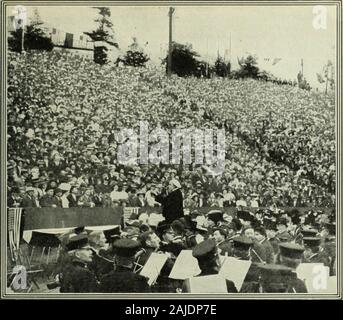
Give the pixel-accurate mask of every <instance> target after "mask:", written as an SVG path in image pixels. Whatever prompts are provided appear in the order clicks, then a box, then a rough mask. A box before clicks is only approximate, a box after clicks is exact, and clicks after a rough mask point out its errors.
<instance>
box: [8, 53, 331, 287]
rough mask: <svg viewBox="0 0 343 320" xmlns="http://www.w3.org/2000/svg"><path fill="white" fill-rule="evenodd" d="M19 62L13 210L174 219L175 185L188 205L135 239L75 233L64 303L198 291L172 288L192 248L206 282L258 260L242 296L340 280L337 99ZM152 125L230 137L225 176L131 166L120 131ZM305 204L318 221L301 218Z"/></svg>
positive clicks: (20, 58)
mask: <svg viewBox="0 0 343 320" xmlns="http://www.w3.org/2000/svg"><path fill="white" fill-rule="evenodd" d="M8 59H9V60H8V62H9V63H8V79H9V83H8V119H7V124H8V201H7V202H8V207H24V208H27V207H55V208H70V207H114V206H127V207H142V208H143V209H144V208H146V207H152V208H154V207H160V206H162V207H164V209H165V206H166V205H165V203H164V202H163V200H161V194H162V195H163V194H165V190H166V188H168V186H170V185H171V186H172V188H175V189H177V190H178V191H177V192H179V196H178V198H179V199H182V201H183V203H182V204H181V209H180V210H181V211H180V212H181V214H180V216H178V217H177V218H175V219H171V220H170V221H169V220H168V219H166V220H165V221H160V220H162V219H157V220H158V221H157V223H153V222H152V220H153V219H151V216H150V217H149V216H148V215H147V214H145V213H144V210H143V213H142V214H141V215H139V216H136V217H131V219H129V220H128V221H125V223H124V224H123V225H122V226H121V227H122V228H114V229H111V230H106V231H104V232H102V231H93V232H91V233H89V232H86V231H85V230H84V229H83V228H77V229H75V230H72V231H71V232H68V233H66V234H63V235H61V236H60V238H59V241H60V244H61V246H62V252H61V255H60V257H59V261H58V263H57V266H56V270H55V275H56V282H55V285H57V286H60V287H61V289H60V290H61V292H187V290H189V289H190V288H189V286H187V283H184V282H183V281H180V280H178V279H170V278H169V277H168V276H169V274H170V272H171V270H172V268H173V265H174V264H175V261H176V259H177V257H178V255H179V254H180V252H181V251H182V250H192V254H193V257H195V258H196V259H197V262H198V265H199V268H200V271H201V273H200V276H206V275H210V274H216V273H218V270H219V269H220V267H221V263H222V262H221V260H220V259H219V257H223V256H224V257H235V258H236V259H240V260H250V261H252V266H251V268H250V269H249V271H248V274H247V276H246V277H245V280H244V283H243V286H242V287H241V288H239V289H237V287H236V285H235V283H232V282H230V281H227V290H228V292H306V290H307V289H306V287H305V285H304V284H303V283H302V282H301V281H300V280H299V279H297V278H296V277H295V276H294V270H295V269H296V267H297V266H298V265H299V264H300V263H302V262H320V263H323V265H325V266H327V267H328V268H329V270H330V275H335V274H336V270H335V259H336V258H335V257H336V250H335V229H336V228H335V211H334V207H335V135H334V132H335V130H334V124H335V121H334V116H335V114H334V99H333V97H331V96H323V95H321V94H318V93H313V92H308V91H305V90H301V89H299V88H296V87H293V86H287V85H284V86H278V85H276V84H274V83H270V82H262V81H254V80H223V79H220V78H213V79H196V78H192V77H190V78H178V77H171V78H170V79H167V78H166V77H165V75H164V74H162V73H161V72H159V71H157V70H155V69H153V68H143V69H141V68H128V67H120V66H110V65H107V66H102V67H99V66H98V65H95V64H94V63H93V62H92V61H90V60H88V59H85V58H82V57H78V56H75V55H71V54H68V53H62V52H50V53H44V52H39V53H38V52H36V53H24V54H15V53H9V55H8ZM140 121H146V122H147V123H148V124H149V127H150V129H155V128H163V129H164V130H166V131H167V132H168V133H169V134H171V133H172V130H173V129H174V128H191V129H196V128H199V129H204V128H206V129H225V138H226V141H225V169H224V172H223V173H222V174H220V175H211V171H210V169H209V167H207V166H205V165H192V164H191V165H189V164H183V163H182V162H181V164H179V165H170V164H162V163H161V162H160V163H158V164H152V163H149V164H144V165H133V164H132V163H127V164H125V165H124V164H121V163H119V162H118V161H117V160H118V158H117V152H118V146H119V144H120V143H122V141H121V140H120V137H119V135H118V130H119V129H120V128H129V129H134V130H136V131H137V133H138V130H139V125H140ZM138 163H139V159H138ZM182 207H184V208H190V210H189V214H188V215H184V216H183V212H182ZM202 207H203V208H209V207H212V209H213V208H216V209H215V210H210V208H209V209H208V210H207V211H201V210H200V208H202ZM224 207H235V208H237V210H235V212H234V214H225V213H224V212H225V210H224V209H222V210H220V208H224ZM300 207H303V208H307V209H308V210H307V211H306V212H305V214H301V213H300V212H299V211H298V210H296V209H292V208H300ZM279 208H284V210H283V209H282V210H279ZM285 208H287V209H285ZM250 209H251V210H250ZM276 209H277V210H276ZM245 210H249V211H250V212H249V211H245ZM252 212H254V213H252ZM157 216H161V215H157ZM155 220H156V219H155ZM155 222H156V221H155ZM152 253H165V254H167V256H168V260H167V262H166V263H165V265H164V267H163V268H162V270H161V271H160V273H159V276H158V278H157V279H155V281H154V282H153V283H152V284H151V283H150V285H148V284H147V282H146V279H145V278H144V277H142V276H141V275H139V271H140V270H141V269H142V268H143V266H144V265H145V263H146V262H147V261H148V259H149V257H150V256H151V254H152ZM281 274H282V275H283V276H282V277H280V275H281ZM265 275H268V276H267V277H266V276H265ZM271 275H275V277H272V276H271ZM271 279H272V280H273V281H272V280H271ZM285 279H286V280H287V281H286V280H285ZM274 280H275V281H274ZM262 288H263V289H262Z"/></svg>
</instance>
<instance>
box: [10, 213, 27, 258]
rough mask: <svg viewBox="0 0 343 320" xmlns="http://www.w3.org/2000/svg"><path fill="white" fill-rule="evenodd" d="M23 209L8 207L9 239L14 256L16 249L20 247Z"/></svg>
mask: <svg viewBox="0 0 343 320" xmlns="http://www.w3.org/2000/svg"><path fill="white" fill-rule="evenodd" d="M22 211H23V209H22V208H9V209H8V220H7V225H8V239H9V247H10V250H11V253H12V257H14V255H15V251H17V250H18V249H19V243H20V224H21V216H22Z"/></svg>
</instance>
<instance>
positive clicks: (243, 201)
mask: <svg viewBox="0 0 343 320" xmlns="http://www.w3.org/2000/svg"><path fill="white" fill-rule="evenodd" d="M236 206H237V207H246V206H247V203H246V201H245V200H238V201H237V202H236Z"/></svg>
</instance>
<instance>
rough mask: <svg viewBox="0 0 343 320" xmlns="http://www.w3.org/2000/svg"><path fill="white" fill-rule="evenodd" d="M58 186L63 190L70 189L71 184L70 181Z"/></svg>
mask: <svg viewBox="0 0 343 320" xmlns="http://www.w3.org/2000/svg"><path fill="white" fill-rule="evenodd" d="M58 188H59V189H60V190H62V191H70V189H71V185H70V184H69V183H64V182H63V183H61V184H60V185H59V186H58Z"/></svg>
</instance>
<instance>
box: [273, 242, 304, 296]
mask: <svg viewBox="0 0 343 320" xmlns="http://www.w3.org/2000/svg"><path fill="white" fill-rule="evenodd" d="M279 247H280V253H279V255H278V258H277V262H278V264H281V265H283V266H286V267H288V268H291V269H292V270H293V271H295V270H296V268H297V267H298V266H299V264H300V263H302V260H303V258H304V250H305V248H304V247H303V246H301V245H299V244H297V243H292V242H285V243H280V246H279ZM289 286H290V288H291V290H292V291H291V292H292V293H307V289H306V286H305V284H304V282H303V281H302V280H300V279H298V278H297V277H296V276H295V277H293V282H292V283H289Z"/></svg>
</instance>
